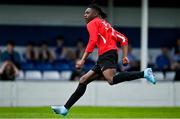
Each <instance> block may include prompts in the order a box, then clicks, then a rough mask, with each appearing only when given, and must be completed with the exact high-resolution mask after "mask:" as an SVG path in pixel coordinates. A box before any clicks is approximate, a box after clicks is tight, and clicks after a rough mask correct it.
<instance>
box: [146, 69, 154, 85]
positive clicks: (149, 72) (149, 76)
mask: <svg viewBox="0 0 180 119" xmlns="http://www.w3.org/2000/svg"><path fill="white" fill-rule="evenodd" d="M144 78H146V79H147V80H148V81H149V82H151V83H153V84H156V79H155V78H154V75H153V72H152V69H151V68H147V69H145V70H144Z"/></svg>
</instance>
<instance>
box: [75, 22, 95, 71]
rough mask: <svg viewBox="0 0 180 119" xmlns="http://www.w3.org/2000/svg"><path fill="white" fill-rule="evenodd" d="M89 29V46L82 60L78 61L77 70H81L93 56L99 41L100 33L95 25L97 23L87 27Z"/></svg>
mask: <svg viewBox="0 0 180 119" xmlns="http://www.w3.org/2000/svg"><path fill="white" fill-rule="evenodd" d="M87 29H88V32H89V42H88V44H87V47H86V49H85V52H84V54H83V56H82V58H81V59H80V60H79V61H77V63H76V68H77V69H81V68H82V67H83V65H84V63H85V61H86V59H87V58H88V56H89V54H91V53H92V52H93V50H94V47H95V45H96V42H97V39H98V31H97V28H96V25H95V22H90V23H88V25H87Z"/></svg>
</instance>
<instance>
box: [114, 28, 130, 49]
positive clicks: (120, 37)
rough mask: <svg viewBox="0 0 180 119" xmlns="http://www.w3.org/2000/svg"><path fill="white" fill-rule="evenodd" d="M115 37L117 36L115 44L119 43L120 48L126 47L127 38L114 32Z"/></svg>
mask: <svg viewBox="0 0 180 119" xmlns="http://www.w3.org/2000/svg"><path fill="white" fill-rule="evenodd" d="M116 36H117V42H119V43H120V44H121V46H125V45H128V38H127V37H126V36H125V35H123V34H121V33H119V32H118V31H116Z"/></svg>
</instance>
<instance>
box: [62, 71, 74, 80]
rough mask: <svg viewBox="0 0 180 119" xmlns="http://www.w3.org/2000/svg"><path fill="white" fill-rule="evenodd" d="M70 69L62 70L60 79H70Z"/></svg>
mask: <svg viewBox="0 0 180 119" xmlns="http://www.w3.org/2000/svg"><path fill="white" fill-rule="evenodd" d="M71 74H72V71H62V72H61V80H70V78H71Z"/></svg>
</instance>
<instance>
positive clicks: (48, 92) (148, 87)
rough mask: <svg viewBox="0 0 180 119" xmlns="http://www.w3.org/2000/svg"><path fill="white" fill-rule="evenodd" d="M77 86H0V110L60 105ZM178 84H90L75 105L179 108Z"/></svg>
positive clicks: (8, 83)
mask: <svg viewBox="0 0 180 119" xmlns="http://www.w3.org/2000/svg"><path fill="white" fill-rule="evenodd" d="M77 85H78V82H62V81H60V82H56V81H55V82H48V81H44V82H42V81H39V82H38V81H37V82H20V81H17V82H0V106H49V105H61V104H64V103H65V102H66V100H67V99H68V98H69V96H70V95H71V94H72V93H73V92H74V90H75V89H76V87H77ZM179 90H180V83H177V82H176V83H173V82H159V83H157V84H156V85H152V84H149V83H145V82H144V83H141V82H140V81H138V80H137V81H135V82H133V81H131V82H124V83H121V84H118V85H114V86H110V85H108V83H106V82H93V83H91V84H90V85H89V86H88V88H87V91H86V93H85V95H84V96H83V97H82V98H81V99H80V100H79V101H78V102H77V104H76V105H91V106H180V93H179Z"/></svg>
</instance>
